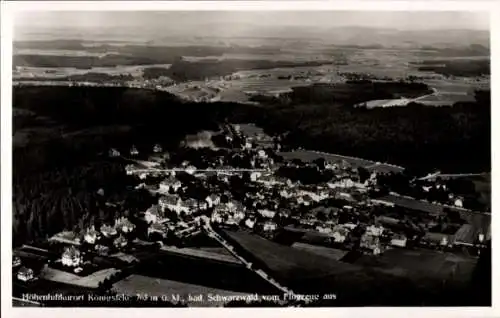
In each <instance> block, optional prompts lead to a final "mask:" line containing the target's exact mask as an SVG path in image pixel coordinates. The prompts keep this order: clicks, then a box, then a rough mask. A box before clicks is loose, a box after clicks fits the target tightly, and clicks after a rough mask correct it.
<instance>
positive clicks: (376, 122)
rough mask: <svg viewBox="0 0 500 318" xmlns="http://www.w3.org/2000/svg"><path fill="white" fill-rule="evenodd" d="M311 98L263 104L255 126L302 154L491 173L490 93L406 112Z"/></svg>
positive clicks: (415, 106) (307, 92)
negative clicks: (280, 137)
mask: <svg viewBox="0 0 500 318" xmlns="http://www.w3.org/2000/svg"><path fill="white" fill-rule="evenodd" d="M294 93H295V94H299V93H300V91H295V92H294ZM352 93H353V94H358V95H362V93H360V92H354V91H353V92H352ZM315 96H316V95H315V94H313V95H311V90H303V95H302V96H299V97H297V99H296V101H294V100H290V99H287V100H285V101H284V100H283V99H279V100H277V99H274V100H272V101H268V105H267V108H266V112H265V113H263V114H262V117H258V118H255V121H254V122H255V123H256V124H257V125H258V126H261V127H263V128H264V129H265V130H266V131H267V132H268V133H270V134H275V133H283V132H289V133H288V134H287V135H286V137H285V138H284V143H285V144H288V145H290V146H295V147H303V148H305V149H315V150H321V151H327V152H333V153H339V154H344V155H351V156H355V157H361V158H367V159H371V160H374V161H382V162H390V163H393V164H399V165H402V166H404V167H407V168H415V169H417V170H419V171H430V170H434V169H440V170H441V171H450V172H461V171H474V172H484V171H489V170H490V169H491V163H490V153H491V150H490V141H491V132H490V127H491V124H490V104H491V102H490V92H489V91H478V92H476V102H457V103H455V104H454V105H453V106H452V107H428V106H424V105H421V104H416V103H410V104H409V105H408V106H407V107H391V108H374V109H370V110H369V109H364V108H353V107H352V104H347V103H344V102H342V101H337V102H335V100H332V101H331V102H330V103H326V102H324V101H325V99H324V98H323V95H322V93H321V94H320V96H319V97H318V100H319V101H318V102H317V103H316V102H315V101H316V97H315ZM356 98H358V99H362V98H363V96H357V97H356ZM306 100H309V102H305V101H306ZM471 154H473V155H471Z"/></svg>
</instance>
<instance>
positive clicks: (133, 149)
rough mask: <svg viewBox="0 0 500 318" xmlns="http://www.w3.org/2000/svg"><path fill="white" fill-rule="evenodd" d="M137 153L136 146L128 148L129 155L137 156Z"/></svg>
mask: <svg viewBox="0 0 500 318" xmlns="http://www.w3.org/2000/svg"><path fill="white" fill-rule="evenodd" d="M138 154H139V150H137V148H136V147H135V146H132V148H130V155H132V156H137V155H138Z"/></svg>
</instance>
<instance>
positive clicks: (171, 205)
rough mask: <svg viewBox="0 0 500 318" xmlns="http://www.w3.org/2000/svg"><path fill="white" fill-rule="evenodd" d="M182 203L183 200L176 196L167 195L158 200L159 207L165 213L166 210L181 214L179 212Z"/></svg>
mask: <svg viewBox="0 0 500 318" xmlns="http://www.w3.org/2000/svg"><path fill="white" fill-rule="evenodd" d="M180 202H181V198H180V197H179V196H178V195H174V194H167V195H164V196H161V197H160V198H159V199H158V205H159V206H160V208H161V210H162V211H165V210H166V209H169V210H172V211H176V212H177V213H179V212H180V211H177V210H178V209H179V207H180Z"/></svg>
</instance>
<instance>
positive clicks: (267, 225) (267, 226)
mask: <svg viewBox="0 0 500 318" xmlns="http://www.w3.org/2000/svg"><path fill="white" fill-rule="evenodd" d="M277 228H278V225H277V224H276V222H272V221H266V222H264V224H263V225H262V230H263V231H265V232H272V231H276V229H277Z"/></svg>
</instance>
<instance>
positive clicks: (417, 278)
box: [226, 231, 473, 306]
mask: <svg viewBox="0 0 500 318" xmlns="http://www.w3.org/2000/svg"><path fill="white" fill-rule="evenodd" d="M226 235H227V236H229V237H230V240H232V241H234V243H233V244H238V245H240V248H238V249H244V250H245V251H246V252H247V253H248V254H250V255H252V256H253V257H254V258H255V259H256V260H259V261H260V262H263V263H265V264H266V265H267V267H268V269H267V270H266V272H268V273H269V274H270V275H271V276H272V277H273V278H275V279H276V280H278V281H279V282H280V283H282V284H283V285H285V286H287V287H289V288H291V289H292V290H294V292H296V293H320V294H321V293H334V294H336V295H337V299H336V301H335V303H334V304H335V305H336V306H395V305H397V306H419V305H422V304H434V305H443V304H455V303H459V300H458V298H457V297H456V296H455V294H459V292H460V290H461V288H463V286H464V283H463V282H461V283H457V282H455V281H453V280H452V278H453V277H455V276H457V277H459V276H460V275H462V273H463V272H467V270H469V269H470V268H471V267H473V264H469V263H467V262H464V263H463V264H465V265H462V264H461V263H460V262H457V261H456V260H455V259H454V258H453V257H454V256H448V255H447V256H446V257H445V258H444V259H438V260H436V259H435V256H432V255H430V256H425V255H424V254H421V253H414V254H411V252H410V254H406V255H403V256H404V257H402V259H401V260H399V259H398V258H399V256H397V255H395V256H392V255H390V254H389V255H388V256H386V258H385V259H384V262H382V261H379V262H381V264H376V263H375V264H374V263H373V261H372V262H371V263H370V262H368V260H365V261H364V262H361V261H360V262H361V263H364V264H358V263H355V264H348V263H344V262H340V261H335V260H333V259H332V258H331V257H325V256H319V255H317V254H314V253H311V252H306V251H304V250H300V249H297V248H294V247H290V246H283V245H279V244H277V243H274V242H271V241H268V240H265V239H263V238H261V237H259V236H256V235H252V234H249V233H246V232H242V231H238V232H230V231H227V232H226ZM391 256H392V257H391ZM423 257H427V258H424V261H422V260H420V258H423ZM433 257H434V258H433ZM361 259H363V256H362V257H361ZM369 260H371V258H369ZM375 260H377V261H378V258H375ZM358 261H359V260H358ZM398 262H399V263H398ZM433 262H434V263H433ZM429 264H430V265H432V266H437V267H436V268H435V269H433V270H432V273H428V272H427V271H426V270H423V269H426V266H428V265H429ZM457 264H458V265H457ZM405 266H406V268H405ZM412 266H413V267H412ZM450 268H451V272H450ZM420 269H422V270H420ZM450 273H455V274H450ZM462 277H464V276H462ZM457 284H458V285H457ZM460 284H461V285H460ZM457 286H458V287H457ZM462 305H464V304H462Z"/></svg>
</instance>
